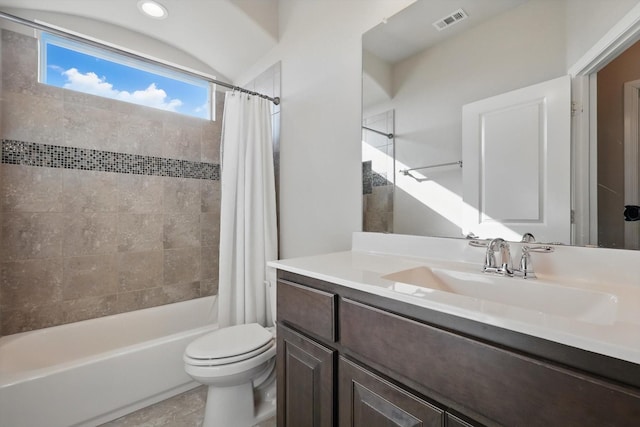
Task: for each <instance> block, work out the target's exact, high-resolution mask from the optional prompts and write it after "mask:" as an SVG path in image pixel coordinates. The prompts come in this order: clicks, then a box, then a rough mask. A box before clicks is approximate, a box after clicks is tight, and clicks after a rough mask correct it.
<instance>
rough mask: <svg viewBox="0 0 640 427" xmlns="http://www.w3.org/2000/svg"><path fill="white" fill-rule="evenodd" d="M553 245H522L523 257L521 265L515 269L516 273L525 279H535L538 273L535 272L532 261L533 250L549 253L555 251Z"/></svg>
mask: <svg viewBox="0 0 640 427" xmlns="http://www.w3.org/2000/svg"><path fill="white" fill-rule="evenodd" d="M553 250H554V248H553V247H552V246H527V245H522V257H521V258H520V266H519V268H518V269H517V270H515V272H514V274H515V275H516V276H520V277H522V278H523V279H535V278H536V273H534V272H533V264H532V262H531V255H529V254H530V253H531V252H538V253H549V252H553Z"/></svg>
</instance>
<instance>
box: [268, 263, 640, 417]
mask: <svg viewBox="0 0 640 427" xmlns="http://www.w3.org/2000/svg"><path fill="white" fill-rule="evenodd" d="M278 277H279V281H278V358H277V360H278V426H279V427H307V426H309V427H311V426H314V427H315V426H323V427H324V426H339V427H376V426H384V427H391V426H434V427H435V426H439V427H480V426H490V427H493V426H527V427H533V426H544V427H547V426H555V425H557V426H563V427H571V426H576V427H577V426H579V427H590V426H593V427H603V426H611V427H624V426H629V427H631V426H634V427H635V426H638V425H640V385H638V384H637V383H638V381H637V379H638V377H639V375H640V367H638V366H637V365H634V364H620V361H617V360H608V359H604V358H602V357H601V356H599V355H596V354H593V353H589V352H585V351H582V350H579V349H575V348H569V347H567V346H563V345H562V344H558V343H551V342H544V343H543V344H544V351H545V352H547V355H550V356H553V357H558V361H554V360H553V359H550V358H549V357H544V358H543V357H540V356H538V355H537V352H539V351H540V347H539V346H538V345H537V344H539V343H540V340H539V339H535V338H530V337H528V336H523V335H521V334H517V333H514V332H510V331H505V330H497V331H496V330H490V329H491V327H489V326H486V325H483V326H482V327H481V328H480V329H481V333H485V331H488V332H487V335H484V336H481V337H474V336H472V335H470V334H469V333H468V331H469V330H474V328H475V326H473V325H472V326H473V327H472V328H471V329H467V330H466V331H465V330H464V329H462V328H461V330H460V331H459V330H456V328H455V326H456V323H455V322H449V323H447V324H441V323H440V322H439V321H438V322H433V321H425V320H424V318H425V317H429V316H430V319H438V320H440V319H443V317H442V316H441V315H440V314H438V313H436V314H435V315H432V314H431V313H428V312H427V313H426V315H425V314H424V313H423V311H422V310H426V309H421V308H416V307H415V306H412V305H410V304H404V305H403V304H402V303H398V302H396V301H393V300H387V299H385V298H382V297H377V296H371V294H367V293H365V292H362V291H358V290H354V289H351V288H346V287H342V286H339V285H336V284H332V283H328V282H324V281H321V280H318V279H313V278H309V277H306V276H301V275H297V274H294V273H287V272H282V271H280V272H279V274H278ZM294 282H295V283H294ZM463 326H464V325H463ZM465 327H466V326H465ZM492 334H493V335H492ZM488 336H489V337H491V336H497V337H498V338H499V340H500V341H498V342H494V341H492V340H491V339H488V338H487V337H488ZM510 342H512V343H513V346H510V345H508V344H509V343H510ZM529 342H530V343H529ZM527 349H529V351H527ZM603 361H604V362H607V363H610V369H607V367H606V366H603V364H602V362H603ZM585 367H588V368H589V369H591V370H590V371H587V370H585V369H584V368H585ZM606 372H611V373H612V376H613V378H608V377H606V376H603V375H602V374H603V373H606ZM621 379H628V382H627V383H624V382H622V381H621Z"/></svg>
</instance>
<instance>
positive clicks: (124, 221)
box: [118, 213, 164, 252]
mask: <svg viewBox="0 0 640 427" xmlns="http://www.w3.org/2000/svg"><path fill="white" fill-rule="evenodd" d="M163 225H164V215H162V214H127V213H123V214H119V215H118V251H119V252H140V251H156V250H161V249H162V248H163V235H164V231H163Z"/></svg>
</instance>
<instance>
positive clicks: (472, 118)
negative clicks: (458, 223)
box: [462, 76, 571, 244]
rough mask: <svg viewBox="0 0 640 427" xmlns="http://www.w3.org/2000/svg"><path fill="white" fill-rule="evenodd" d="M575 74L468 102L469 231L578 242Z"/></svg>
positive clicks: (464, 149)
mask: <svg viewBox="0 0 640 427" xmlns="http://www.w3.org/2000/svg"><path fill="white" fill-rule="evenodd" d="M570 138H571V79H570V77H569V76H564V77H560V78H557V79H554V80H550V81H546V82H543V83H539V84H536V85H533V86H529V87H525V88H522V89H517V90H514V91H511V92H508V93H504V94H502V95H497V96H494V97H491V98H487V99H483V100H480V101H476V102H473V103H471V104H467V105H464V106H463V108H462V161H463V171H462V175H463V200H464V203H465V207H464V214H463V216H464V227H465V230H463V231H464V233H465V234H467V233H474V234H476V235H477V236H479V237H481V238H493V237H502V238H504V239H507V240H519V239H520V237H521V236H522V234H524V233H525V232H529V233H533V235H534V236H535V237H536V240H537V241H539V242H562V243H566V244H570V243H571V195H570V191H571V181H570V178H571V166H570V155H571V152H570V150H571V147H570V141H571V139H570Z"/></svg>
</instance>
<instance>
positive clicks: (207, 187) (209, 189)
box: [200, 179, 220, 212]
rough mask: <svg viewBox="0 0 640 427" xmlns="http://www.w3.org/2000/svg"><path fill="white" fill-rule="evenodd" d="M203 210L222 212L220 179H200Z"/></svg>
mask: <svg viewBox="0 0 640 427" xmlns="http://www.w3.org/2000/svg"><path fill="white" fill-rule="evenodd" d="M200 197H201V206H200V211H201V212H220V181H213V180H209V179H202V180H200Z"/></svg>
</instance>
